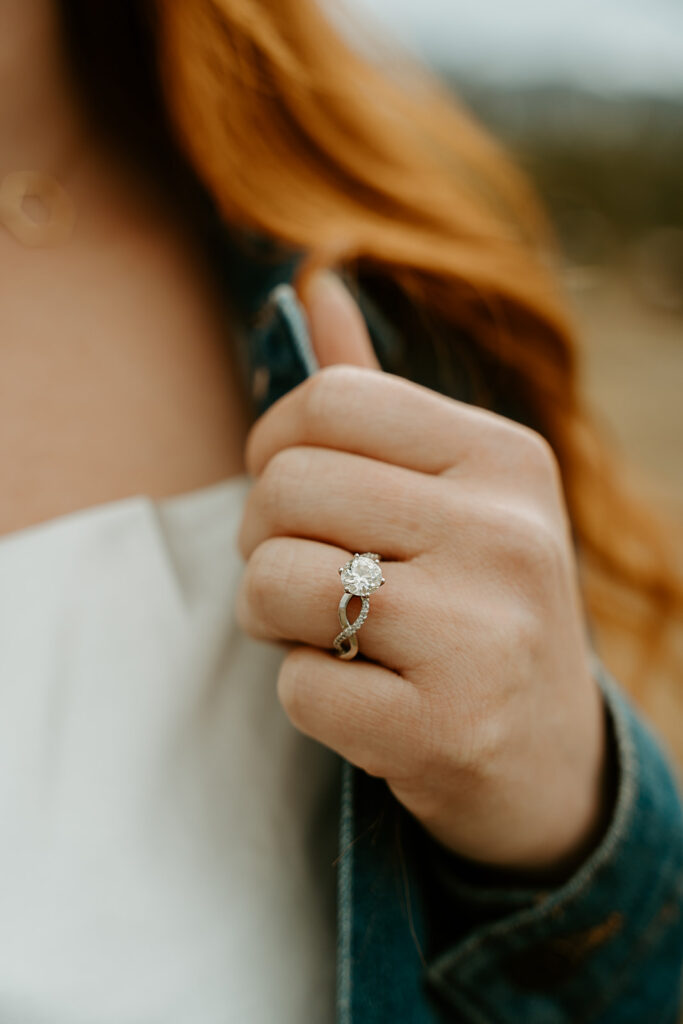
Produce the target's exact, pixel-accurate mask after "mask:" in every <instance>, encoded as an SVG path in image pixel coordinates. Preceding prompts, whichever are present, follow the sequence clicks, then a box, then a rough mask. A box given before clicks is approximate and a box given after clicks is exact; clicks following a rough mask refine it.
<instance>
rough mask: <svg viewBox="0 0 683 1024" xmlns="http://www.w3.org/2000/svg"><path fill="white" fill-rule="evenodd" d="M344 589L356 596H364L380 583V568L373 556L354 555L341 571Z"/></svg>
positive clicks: (375, 588) (379, 585)
mask: <svg viewBox="0 0 683 1024" xmlns="http://www.w3.org/2000/svg"><path fill="white" fill-rule="evenodd" d="M341 581H342V583H343V584H344V590H348V592H349V593H350V594H356V595H357V596H358V597H365V596H366V595H367V594H371V593H372V592H373V590H377V589H378V588H379V587H381V585H382V570H381V568H380V566H379V565H378V564H377V562H376V561H375V560H374V558H367V557H366V556H365V555H354V557H353V558H352V559H351V561H350V562H347V563H346V565H345V566H344V567H343V569H342V571H341Z"/></svg>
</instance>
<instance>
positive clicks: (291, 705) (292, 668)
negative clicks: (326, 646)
mask: <svg viewBox="0 0 683 1024" xmlns="http://www.w3.org/2000/svg"><path fill="white" fill-rule="evenodd" d="M305 678H306V675H305V659H304V658H303V657H302V653H301V652H300V651H298V650H294V651H291V652H290V653H289V654H288V655H287V656H286V658H284V660H283V662H282V664H281V666H280V671H279V673H278V677H277V686H276V690H277V697H278V700H279V701H280V704H281V705H282V707H283V708H284V710H285V712H286V713H287V717H288V718H289V719H290V721H291V722H292V724H293V725H295V726H296V727H297V728H299V729H301V728H303V725H304V722H305V716H306V707H307V703H308V702H307V700H306V694H305V688H304V683H305Z"/></svg>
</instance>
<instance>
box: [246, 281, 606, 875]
mask: <svg viewBox="0 0 683 1024" xmlns="http://www.w3.org/2000/svg"><path fill="white" fill-rule="evenodd" d="M307 304H308V307H309V316H310V321H311V329H312V336H313V342H314V346H315V348H316V351H317V353H318V357H319V359H320V361H321V365H323V366H324V365H325V363H326V362H330V361H336V360H338V359H341V358H346V359H347V360H349V359H350V360H351V361H352V362H354V363H356V364H357V365H335V366H328V367H327V368H324V369H322V370H321V372H320V373H318V374H317V375H316V376H315V377H312V378H311V379H309V380H307V381H306V382H304V383H303V384H301V385H300V386H299V387H297V388H295V389H294V390H293V391H291V392H290V393H289V394H288V395H286V396H285V397H284V398H282V399H280V400H279V401H278V402H277V403H276V404H275V405H274V406H273V407H272V408H271V409H269V410H268V412H266V413H265V415H264V416H263V417H261V419H260V420H259V421H258V422H257V423H256V424H255V426H254V427H253V429H252V431H251V434H250V436H249V439H248V443H247V451H246V458H247V466H248V468H249V471H250V472H251V473H252V474H253V476H254V477H255V478H256V479H255V483H254V485H253V487H252V489H251V491H250V494H249V497H248V501H247V505H246V510H245V515H244V520H243V523H242V529H241V533H240V549H241V552H242V554H243V556H244V558H245V559H246V560H247V565H246V569H245V573H244V577H243V584H242V589H241V594H240V602H239V612H238V614H239V620H240V623H241V625H242V626H243V628H244V629H245V630H246V631H247V632H249V633H251V634H252V635H253V636H256V637H261V638H268V639H273V640H280V641H288V642H291V643H292V644H293V645H294V646H293V647H292V649H291V651H289V653H288V654H287V656H286V657H285V659H284V661H283V664H282V668H281V671H280V675H279V679H278V694H279V697H280V700H281V702H282V704H283V706H284V708H285V710H286V712H287V713H288V715H289V717H290V718H291V720H292V722H293V723H294V724H295V725H296V726H297V727H298V728H299V729H301V730H302V731H303V732H305V733H307V734H308V735H310V736H312V737H314V738H315V739H316V740H318V741H320V742H321V743H324V744H326V745H327V746H329V747H331V748H333V749H334V750H336V751H338V752H339V753H340V754H341V755H343V756H344V757H346V758H348V759H349V760H350V761H352V762H353V763H354V764H356V765H358V766H359V767H360V768H363V769H365V771H367V772H369V773H370V774H371V775H377V776H381V777H383V778H385V779H386V780H387V783H388V785H389V786H390V788H391V790H392V791H393V793H394V794H395V796H396V798H397V799H398V800H399V801H401V803H403V804H404V806H405V807H406V808H407V809H408V810H409V811H411V812H412V813H413V814H414V815H415V817H416V818H417V819H418V820H419V821H420V822H421V823H422V824H423V825H424V827H425V828H426V829H427V831H428V832H430V833H431V834H432V835H433V836H434V837H435V838H436V839H438V840H439V841H441V842H442V843H443V844H444V845H445V846H447V847H448V848H450V849H452V850H454V851H456V852H457V853H459V854H461V855H463V856H466V857H469V858H472V859H475V860H477V861H481V862H485V863H487V864H490V865H495V866H499V867H504V868H508V869H512V870H522V871H538V872H545V871H556V870H558V869H560V870H562V869H563V867H564V866H566V865H571V864H573V863H574V862H575V860H576V859H577V858H578V857H580V856H582V855H583V854H584V852H585V851H586V850H587V849H588V848H589V846H590V844H591V843H592V842H594V841H595V836H596V829H598V828H599V827H600V825H601V822H602V817H603V810H604V808H603V803H604V790H605V784H604V774H605V772H604V760H605V740H604V722H603V711H602V702H601V697H600V694H599V690H598V687H597V685H596V683H595V682H594V680H593V679H592V677H591V673H590V669H589V660H588V648H587V641H586V636H585V633H584V625H583V616H582V608H581V601H580V597H579V590H578V585H577V573H576V566H575V562H574V553H573V549H572V541H571V537H570V530H569V524H568V519H567V513H566V510H565V505H564V501H563V496H562V487H561V482H560V477H559V473H558V468H557V464H556V461H555V458H554V455H553V453H552V451H551V449H550V447H549V446H548V444H547V443H546V442H545V441H544V440H543V439H542V438H541V437H540V436H539V435H538V434H536V433H534V432H533V431H531V430H528V429H526V428H524V427H521V426H518V425H516V424H514V423H512V422H511V421H508V420H506V419H503V418H502V417H500V416H496V415H493V414H492V413H488V412H484V411H482V410H479V409H476V408H473V407H470V406H468V405H465V404H462V403H460V402H457V401H454V400H451V399H448V398H444V397H442V396H440V395H438V394H436V393H434V392H432V391H430V390H428V389H426V388H423V387H420V386H418V385H416V384H414V383H412V382H408V381H405V380H403V379H401V378H399V377H395V376H392V375H389V374H386V373H382V372H381V371H380V370H379V369H378V368H376V366H377V364H376V361H375V358H374V354H373V352H372V347H371V345H370V342H369V339H368V337H367V334H366V332H365V328H364V324H363V321H362V319H361V317H360V314H359V313H358V311H357V309H356V307H355V305H354V304H353V301H352V299H351V297H350V296H349V295H348V293H347V292H346V291H345V290H344V289H343V287H342V285H341V284H340V283H339V282H335V281H334V280H330V279H329V277H327V276H324V277H323V276H321V278H320V279H319V280H318V281H317V283H315V284H314V285H313V287H312V288H311V290H310V292H309V297H308V300H307ZM357 551H360V552H363V551H377V552H379V553H380V554H381V556H382V560H383V561H382V571H383V574H384V577H385V579H386V585H385V586H383V587H382V588H381V589H380V590H378V591H377V592H376V593H375V594H374V595H373V596H372V598H371V604H370V614H369V617H368V620H367V622H366V623H365V625H364V626H363V628H362V630H361V631H360V632H359V633H358V634H357V635H358V640H359V645H360V651H361V653H362V654H363V655H364V656H365V658H367V659H370V660H369V661H366V660H362V659H356V660H353V661H343V660H340V659H339V658H337V657H336V656H335V655H334V653H333V652H332V651H331V647H332V640H333V638H334V637H335V635H336V634H337V633H338V631H339V622H338V618H337V608H338V605H339V599H340V597H341V596H342V593H343V588H342V585H341V583H340V580H339V573H338V569H339V566H341V565H343V563H344V562H346V561H347V559H348V558H349V557H350V555H351V554H352V553H353V552H357ZM355 604H359V599H358V598H353V600H352V603H351V604H350V605H349V618H350V619H351V620H352V619H353V618H354V617H355V614H356V612H355V610H354V605H355Z"/></svg>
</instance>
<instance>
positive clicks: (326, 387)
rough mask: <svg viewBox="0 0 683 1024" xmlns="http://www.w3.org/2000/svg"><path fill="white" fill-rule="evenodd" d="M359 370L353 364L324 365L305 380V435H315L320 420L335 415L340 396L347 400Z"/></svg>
mask: <svg viewBox="0 0 683 1024" xmlns="http://www.w3.org/2000/svg"><path fill="white" fill-rule="evenodd" d="M359 372H360V371H359V370H358V369H357V368H356V367H354V366H346V365H344V364H335V365H333V366H324V367H323V368H322V369H321V370H319V371H318V372H317V373H316V374H314V375H313V376H312V377H310V378H309V379H308V381H307V382H306V392H305V396H304V403H303V417H304V421H305V426H306V433H307V436H311V435H312V436H315V433H316V431H317V429H318V427H319V424H320V422H321V420H322V421H325V420H327V419H329V418H330V416H331V415H336V412H337V410H338V407H339V403H340V398H341V399H342V400H345V401H346V400H348V396H349V395H350V394H353V392H354V388H355V386H356V385H357V383H358V377H359Z"/></svg>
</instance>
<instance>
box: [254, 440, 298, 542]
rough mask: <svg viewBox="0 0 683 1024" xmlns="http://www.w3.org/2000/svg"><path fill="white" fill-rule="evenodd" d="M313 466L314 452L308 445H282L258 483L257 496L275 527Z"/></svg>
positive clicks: (263, 512) (270, 523) (269, 520)
mask: <svg viewBox="0 0 683 1024" xmlns="http://www.w3.org/2000/svg"><path fill="white" fill-rule="evenodd" d="M309 465H310V451H309V450H308V449H307V448H305V447H304V446H292V447H290V448H281V449H280V450H279V451H277V452H276V453H275V455H273V456H272V458H271V459H269V461H268V463H267V464H266V466H265V468H264V470H263V472H262V473H261V476H260V478H259V480H258V482H257V483H256V484H255V488H256V489H257V495H256V499H255V500H257V501H258V503H259V505H260V508H261V512H262V514H263V516H264V517H265V519H266V521H267V522H268V524H269V525H270V526H271V527H272V528H275V527H276V526H277V524H278V523H279V522H281V521H282V517H283V510H284V508H285V506H286V503H287V501H288V499H289V496H290V495H291V494H292V493H296V483H297V481H301V480H304V479H305V478H306V475H307V467H308V466H309Z"/></svg>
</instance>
